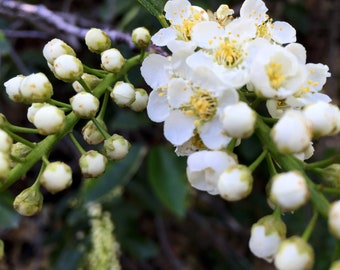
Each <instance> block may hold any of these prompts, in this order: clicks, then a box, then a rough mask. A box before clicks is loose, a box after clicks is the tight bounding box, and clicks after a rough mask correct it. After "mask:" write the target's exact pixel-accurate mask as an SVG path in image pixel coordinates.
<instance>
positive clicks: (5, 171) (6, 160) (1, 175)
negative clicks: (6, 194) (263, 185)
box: [0, 151, 11, 180]
mask: <svg viewBox="0 0 340 270" xmlns="http://www.w3.org/2000/svg"><path fill="white" fill-rule="evenodd" d="M10 169H11V163H10V156H9V154H8V153H5V152H1V151H0V180H6V178H7V177H8V175H9V172H10Z"/></svg>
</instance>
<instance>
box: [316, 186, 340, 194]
mask: <svg viewBox="0 0 340 270" xmlns="http://www.w3.org/2000/svg"><path fill="white" fill-rule="evenodd" d="M317 187H318V188H319V190H320V191H321V192H323V193H327V194H333V195H340V189H339V188H333V187H325V186H322V185H318V186H317Z"/></svg>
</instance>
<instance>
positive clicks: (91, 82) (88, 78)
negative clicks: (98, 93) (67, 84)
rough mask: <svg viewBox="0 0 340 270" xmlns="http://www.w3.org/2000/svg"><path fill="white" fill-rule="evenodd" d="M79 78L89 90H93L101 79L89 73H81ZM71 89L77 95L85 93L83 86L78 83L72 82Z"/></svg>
mask: <svg viewBox="0 0 340 270" xmlns="http://www.w3.org/2000/svg"><path fill="white" fill-rule="evenodd" d="M81 78H82V79H83V81H84V82H85V83H86V85H87V87H88V88H89V89H90V90H93V89H94V88H95V87H96V86H97V85H98V84H99V83H100V82H101V79H99V78H98V77H97V76H95V75H92V74H89V73H83V75H81ZM72 87H73V89H74V90H75V91H76V92H77V93H79V92H82V91H85V89H84V88H83V86H82V85H81V84H80V83H79V82H78V81H75V82H73V83H72Z"/></svg>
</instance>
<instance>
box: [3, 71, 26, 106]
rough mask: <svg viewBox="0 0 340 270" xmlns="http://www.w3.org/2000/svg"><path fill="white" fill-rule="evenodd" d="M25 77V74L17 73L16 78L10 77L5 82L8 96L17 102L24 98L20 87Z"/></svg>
mask: <svg viewBox="0 0 340 270" xmlns="http://www.w3.org/2000/svg"><path fill="white" fill-rule="evenodd" d="M24 78H25V76H24V75H17V76H15V77H14V78H12V79H9V80H8V81H6V82H5V83H4V86H5V88H6V93H7V95H8V97H9V98H10V99H11V100H13V101H15V102H22V101H23V98H22V96H21V93H20V91H19V89H20V84H21V82H22V80H23V79H24Z"/></svg>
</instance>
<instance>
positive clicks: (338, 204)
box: [328, 200, 340, 239]
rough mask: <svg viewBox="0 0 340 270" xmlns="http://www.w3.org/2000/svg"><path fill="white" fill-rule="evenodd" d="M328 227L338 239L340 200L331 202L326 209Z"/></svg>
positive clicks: (339, 237) (339, 230)
mask: <svg viewBox="0 0 340 270" xmlns="http://www.w3.org/2000/svg"><path fill="white" fill-rule="evenodd" d="M328 229H329V231H330V232H331V233H332V234H333V235H334V236H335V237H336V238H338V239H340V201H339V200H338V201H334V202H332V203H331V205H330V207H329V210H328Z"/></svg>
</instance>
